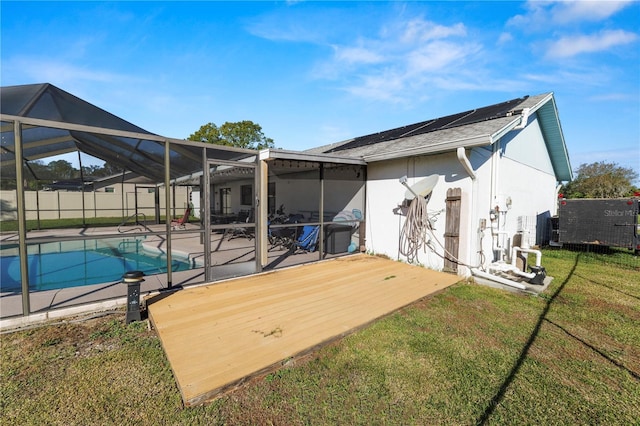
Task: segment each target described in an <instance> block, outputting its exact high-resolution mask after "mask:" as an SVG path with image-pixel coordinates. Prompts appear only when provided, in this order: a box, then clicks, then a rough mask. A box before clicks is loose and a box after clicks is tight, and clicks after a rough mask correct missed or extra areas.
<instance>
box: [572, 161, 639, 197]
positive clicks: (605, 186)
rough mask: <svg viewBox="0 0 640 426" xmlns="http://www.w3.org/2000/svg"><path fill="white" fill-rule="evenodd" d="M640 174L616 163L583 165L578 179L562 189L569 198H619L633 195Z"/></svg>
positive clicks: (602, 162)
mask: <svg viewBox="0 0 640 426" xmlns="http://www.w3.org/2000/svg"><path fill="white" fill-rule="evenodd" d="M637 178H638V173H637V172H636V171H635V170H633V169H631V168H626V167H621V166H619V165H618V164H616V163H607V162H604V161H599V162H595V163H591V164H581V165H580V167H578V170H576V178H575V179H574V180H573V181H571V182H569V183H567V184H566V185H564V186H563V188H562V193H563V194H564V196H565V197H567V198H619V197H625V196H628V195H632V194H633V192H634V190H635V189H636V188H634V186H633V184H632V182H633V181H634V180H635V179H637Z"/></svg>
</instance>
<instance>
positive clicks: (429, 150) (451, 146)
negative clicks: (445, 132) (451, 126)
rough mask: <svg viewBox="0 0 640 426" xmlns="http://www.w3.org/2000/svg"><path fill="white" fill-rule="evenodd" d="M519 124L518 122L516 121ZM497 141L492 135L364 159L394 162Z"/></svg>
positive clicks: (370, 156) (375, 155)
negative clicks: (399, 159) (394, 160)
mask: <svg viewBox="0 0 640 426" xmlns="http://www.w3.org/2000/svg"><path fill="white" fill-rule="evenodd" d="M516 122H517V121H516ZM495 140H496V139H494V138H493V137H492V136H491V135H481V136H474V137H473V138H465V139H458V140H453V141H444V142H439V143H437V144H431V145H428V146H419V147H415V148H407V149H402V150H398V151H393V152H385V153H381V154H373V155H367V156H365V157H364V160H365V161H366V162H369V163H372V162H375V161H383V160H392V159H397V158H405V157H413V156H419V155H427V154H439V153H442V152H447V151H455V150H457V149H458V148H459V147H462V148H472V147H475V146H485V145H491V144H493V142H494V141H495Z"/></svg>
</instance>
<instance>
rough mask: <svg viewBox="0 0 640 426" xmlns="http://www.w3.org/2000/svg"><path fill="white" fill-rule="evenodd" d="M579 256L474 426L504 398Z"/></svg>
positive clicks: (486, 417)
mask: <svg viewBox="0 0 640 426" xmlns="http://www.w3.org/2000/svg"><path fill="white" fill-rule="evenodd" d="M581 255H582V253H578V255H577V256H576V260H575V262H574V263H573V267H572V268H571V271H570V272H569V275H567V278H566V279H565V280H564V281H563V282H562V284H560V286H559V287H558V289H557V290H556V291H555V293H553V295H552V296H551V297H550V298H549V299H548V300H547V303H546V305H545V307H544V309H543V310H542V313H541V314H540V317H539V318H538V322H537V323H536V326H535V328H534V329H533V331H532V332H531V335H530V336H529V339H528V340H527V343H526V344H525V345H524V347H523V348H522V351H521V352H520V356H519V357H518V360H517V361H516V363H515V364H514V366H513V368H512V369H511V371H510V372H509V375H508V376H507V378H506V379H505V380H504V382H502V385H501V386H500V389H499V390H498V392H497V393H496V394H495V395H494V396H493V398H491V401H489V404H487V407H486V408H485V410H484V413H482V416H480V418H478V421H477V422H476V424H478V425H484V424H485V423H486V422H487V421H488V420H489V417H491V415H492V414H493V412H494V411H495V409H496V407H497V406H498V404H500V401H502V399H503V398H504V395H505V393H506V392H507V389H509V386H510V385H511V382H513V379H514V378H515V377H516V375H517V374H518V371H519V370H520V367H521V366H522V363H523V362H524V360H525V359H526V358H527V356H528V354H529V349H530V348H531V345H533V342H535V340H536V338H537V337H538V333H540V327H542V323H543V322H544V321H545V320H546V316H547V314H548V313H549V309H550V308H551V304H552V303H553V302H554V300H555V299H556V297H558V295H559V294H560V293H561V292H562V290H563V289H564V286H565V285H567V283H568V282H569V281H570V280H571V277H573V274H574V273H575V271H576V268H577V266H578V261H579V260H580V256H581Z"/></svg>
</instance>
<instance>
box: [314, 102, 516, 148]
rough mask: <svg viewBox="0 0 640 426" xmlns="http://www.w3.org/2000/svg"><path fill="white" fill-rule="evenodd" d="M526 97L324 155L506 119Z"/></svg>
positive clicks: (360, 139)
mask: <svg viewBox="0 0 640 426" xmlns="http://www.w3.org/2000/svg"><path fill="white" fill-rule="evenodd" d="M527 98H528V96H525V97H523V98H517V99H512V100H510V101H506V102H502V103H499V104H495V105H489V106H486V107H482V108H477V109H473V110H469V111H465V112H460V113H457V114H452V115H447V116H445V117H440V118H436V119H433V120H427V121H422V122H420V123H415V124H409V125H407V126H402V127H398V128H395V129H391V130H384V131H382V132H378V133H373V134H370V135H366V136H360V137H357V138H355V139H353V140H352V141H351V142H348V143H346V144H344V145H340V146H338V147H335V148H332V149H330V150H328V151H326V153H331V152H337V151H344V150H347V149H353V148H360V147H363V146H368V145H374V144H377V143H380V142H387V141H391V140H394V139H400V138H404V137H407V136H416V135H421V134H424V133H429V132H436V131H438V130H444V129H450V128H453V127H459V126H464V125H467V124H473V123H479V122H482V121H487V120H493V119H496V118H501V117H506V116H508V115H510V114H515V113H516V112H515V111H514V107H515V106H517V105H519V104H520V103H522V102H523V101H524V100H525V99H527Z"/></svg>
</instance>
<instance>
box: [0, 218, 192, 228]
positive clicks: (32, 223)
mask: <svg viewBox="0 0 640 426" xmlns="http://www.w3.org/2000/svg"><path fill="white" fill-rule="evenodd" d="M189 220H190V221H191V220H197V218H196V217H194V216H191V217H189ZM154 221H155V218H154V217H149V219H148V220H147V223H148V224H151V223H154ZM164 221H165V216H160V222H161V223H164ZM26 222H27V224H26V225H27V229H28V230H34V229H65V228H82V227H83V226H85V225H86V226H88V227H89V226H90V227H102V226H118V225H120V224H121V223H122V218H121V217H88V218H85V221H84V225H83V223H82V218H69V219H42V220H40V223H39V224H38V221H37V220H31V219H30V220H27V221H26ZM127 223H129V224H132V223H134V221H133V220H132V219H130V220H129V221H127ZM0 232H18V221H17V220H2V221H0Z"/></svg>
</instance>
